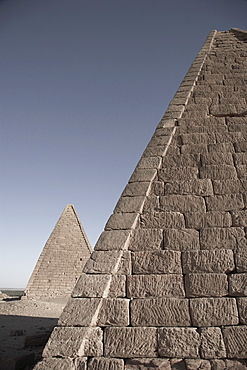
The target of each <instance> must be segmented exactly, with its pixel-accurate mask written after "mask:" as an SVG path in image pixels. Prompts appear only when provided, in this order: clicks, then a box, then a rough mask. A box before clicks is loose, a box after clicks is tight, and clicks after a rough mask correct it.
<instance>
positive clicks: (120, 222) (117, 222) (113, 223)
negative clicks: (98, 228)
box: [105, 212, 139, 230]
mask: <svg viewBox="0 0 247 370" xmlns="http://www.w3.org/2000/svg"><path fill="white" fill-rule="evenodd" d="M138 217H139V215H138V213H132V212H131V213H113V214H112V215H111V216H110V218H109V220H108V221H107V223H106V226H105V230H126V229H132V228H133V227H135V225H136V223H137V220H138Z"/></svg>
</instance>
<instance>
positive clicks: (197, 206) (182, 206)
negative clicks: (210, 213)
mask: <svg viewBox="0 0 247 370" xmlns="http://www.w3.org/2000/svg"><path fill="white" fill-rule="evenodd" d="M160 208H161V210H162V211H165V212H169V211H170V212H206V206H205V202H204V199H203V197H199V196H197V195H165V196H163V197H160Z"/></svg>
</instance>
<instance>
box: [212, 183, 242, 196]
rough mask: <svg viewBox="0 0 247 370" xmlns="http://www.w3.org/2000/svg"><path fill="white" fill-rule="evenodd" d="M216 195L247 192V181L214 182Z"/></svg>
mask: <svg viewBox="0 0 247 370" xmlns="http://www.w3.org/2000/svg"><path fill="white" fill-rule="evenodd" d="M213 188H214V193H215V194H216V195H218V194H232V193H236V194H238V193H244V192H245V191H246V190H247V180H244V179H242V180H241V181H240V180H239V179H226V180H214V181H213Z"/></svg>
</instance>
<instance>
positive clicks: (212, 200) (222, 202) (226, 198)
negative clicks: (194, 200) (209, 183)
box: [206, 194, 244, 211]
mask: <svg viewBox="0 0 247 370" xmlns="http://www.w3.org/2000/svg"><path fill="white" fill-rule="evenodd" d="M206 204H207V209H208V210H209V211H232V210H236V209H242V208H244V201H243V196H242V194H225V195H214V196H209V197H206Z"/></svg>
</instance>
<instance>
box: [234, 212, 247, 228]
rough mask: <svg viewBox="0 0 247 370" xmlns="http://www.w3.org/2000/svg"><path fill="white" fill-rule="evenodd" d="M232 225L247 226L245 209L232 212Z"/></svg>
mask: <svg viewBox="0 0 247 370" xmlns="http://www.w3.org/2000/svg"><path fill="white" fill-rule="evenodd" d="M232 224H233V226H247V210H246V209H245V210H243V211H235V212H232Z"/></svg>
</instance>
